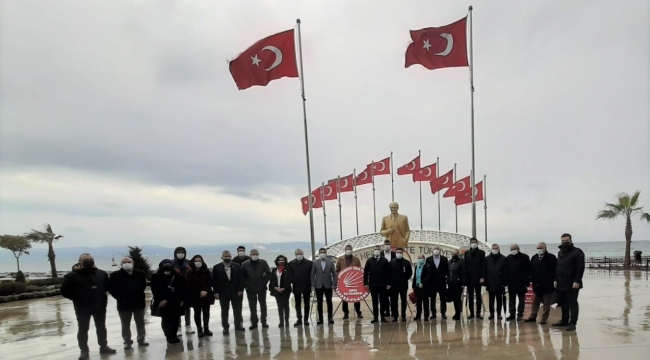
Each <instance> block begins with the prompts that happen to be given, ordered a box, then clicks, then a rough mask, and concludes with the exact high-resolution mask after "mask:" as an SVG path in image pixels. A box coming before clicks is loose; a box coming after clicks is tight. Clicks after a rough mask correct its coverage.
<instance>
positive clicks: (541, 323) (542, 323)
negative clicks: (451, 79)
mask: <svg viewBox="0 0 650 360" xmlns="http://www.w3.org/2000/svg"><path fill="white" fill-rule="evenodd" d="M539 323H540V325H546V324H547V321H546V320H542V321H540V322H539Z"/></svg>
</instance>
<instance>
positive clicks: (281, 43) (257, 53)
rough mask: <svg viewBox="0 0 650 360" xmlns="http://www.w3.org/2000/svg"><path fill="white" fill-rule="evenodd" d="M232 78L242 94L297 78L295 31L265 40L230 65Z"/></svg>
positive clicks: (284, 32)
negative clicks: (287, 78)
mask: <svg viewBox="0 0 650 360" xmlns="http://www.w3.org/2000/svg"><path fill="white" fill-rule="evenodd" d="M229 67H230V74H231V75H232V78H233V79H234V80H235V84H237V88H238V89H239V90H244V89H248V88H249V87H251V86H266V85H268V83H270V82H271V81H273V80H277V79H280V78H283V77H292V78H295V77H298V66H297V64H296V46H295V37H294V31H293V30H287V31H283V32H281V33H277V34H275V35H271V36H269V37H266V38H264V39H262V40H260V41H258V42H256V43H255V44H253V46H251V47H249V48H248V49H246V50H245V51H244V52H243V53H241V54H239V56H237V57H236V58H235V59H233V60H231V61H230V63H229Z"/></svg>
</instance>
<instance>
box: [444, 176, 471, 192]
mask: <svg viewBox="0 0 650 360" xmlns="http://www.w3.org/2000/svg"><path fill="white" fill-rule="evenodd" d="M471 187H472V185H471V184H470V178H469V176H467V177H464V178H462V179H460V180H458V181H456V183H455V184H454V186H452V187H450V188H449V190H447V191H446V192H445V194H444V195H442V197H454V196H458V195H463V194H469V193H470V192H469V191H470V190H469V189H470V188H471Z"/></svg>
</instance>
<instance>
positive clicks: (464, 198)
mask: <svg viewBox="0 0 650 360" xmlns="http://www.w3.org/2000/svg"><path fill="white" fill-rule="evenodd" d="M474 200H475V201H483V200H484V199H483V181H481V182H480V183H478V184H476V187H474ZM454 203H455V204H456V205H465V204H471V203H472V193H471V192H466V193H464V194H458V195H456V198H455V199H454Z"/></svg>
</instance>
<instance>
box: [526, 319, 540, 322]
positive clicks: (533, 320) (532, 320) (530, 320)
mask: <svg viewBox="0 0 650 360" xmlns="http://www.w3.org/2000/svg"><path fill="white" fill-rule="evenodd" d="M536 321H537V318H528V319H526V320H524V322H536Z"/></svg>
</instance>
